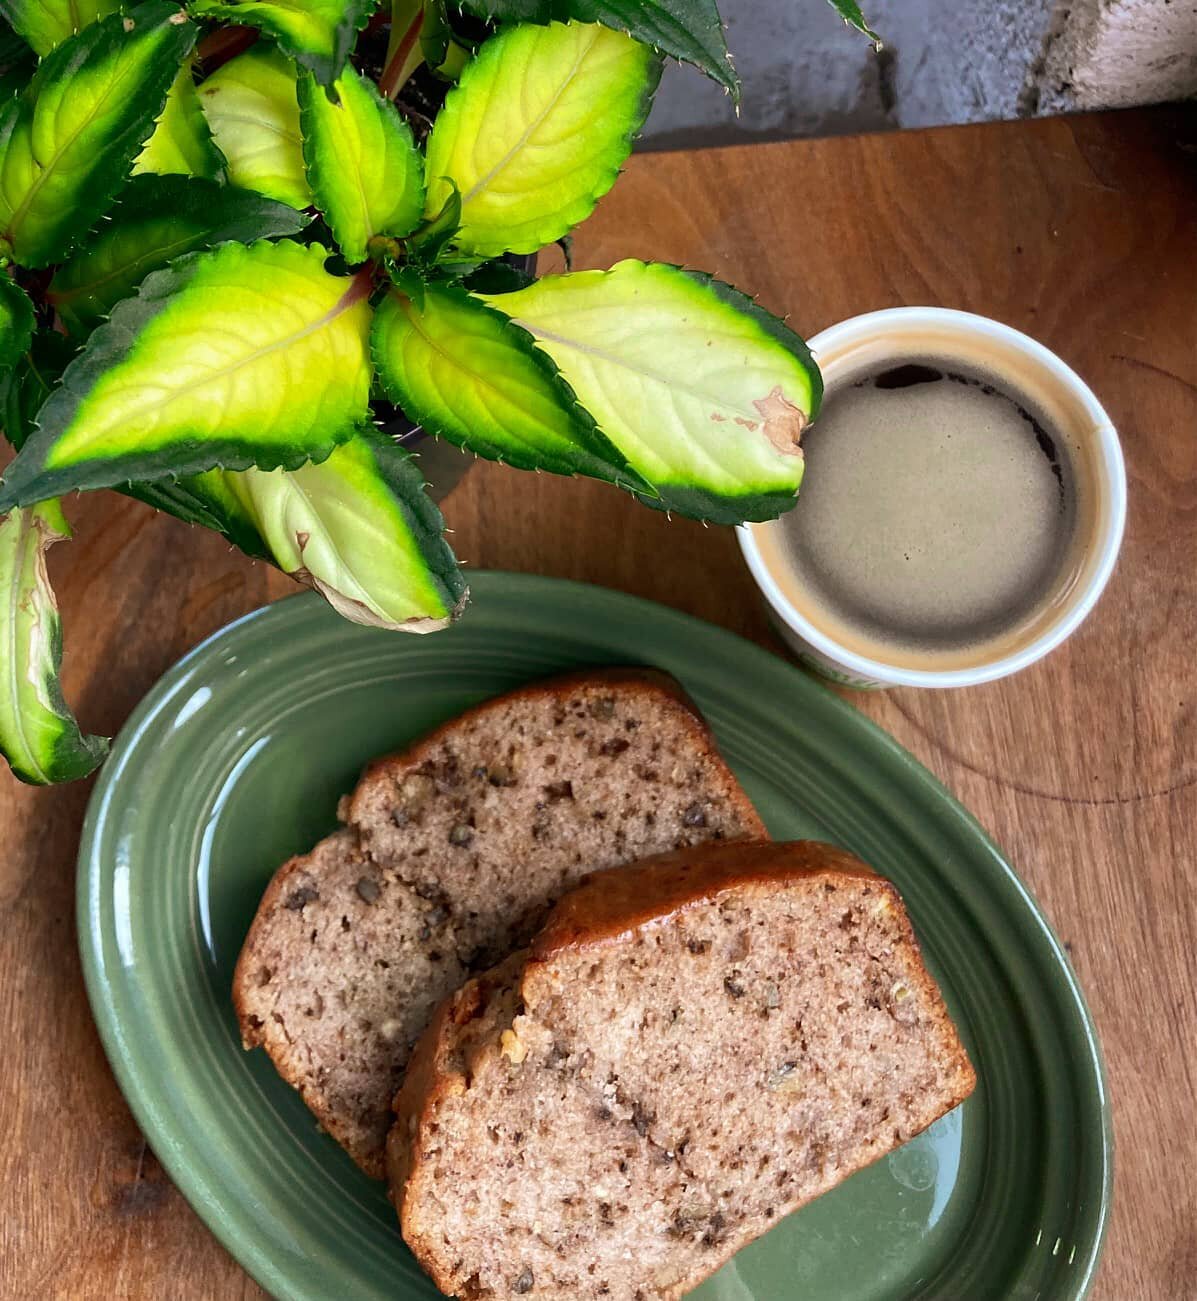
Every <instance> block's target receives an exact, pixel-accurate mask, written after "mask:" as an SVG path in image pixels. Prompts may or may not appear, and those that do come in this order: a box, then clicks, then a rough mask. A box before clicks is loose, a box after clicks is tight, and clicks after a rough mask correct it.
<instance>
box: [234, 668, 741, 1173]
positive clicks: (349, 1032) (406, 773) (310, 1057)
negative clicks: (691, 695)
mask: <svg viewBox="0 0 1197 1301" xmlns="http://www.w3.org/2000/svg"><path fill="white" fill-rule="evenodd" d="M341 815H342V818H343V819H344V821H345V822H346V823H347V826H346V827H345V828H343V829H342V830H341V831H339V832H336V833H335V834H334V835H332V836H330V837H328V838H327V839H326V840H324V841H322V842H321V843H320V844H319V845H318V846H317V847H316V848H315V849H314V850H313V851H312V852H311V853H309V854H305V855H302V856H301V857H299V858H295V859H292V860H291V861H290V862H289V863H287V864H285V865H284V866H283V867H282V868H280V869H279V871H278V873H277V874H276V875H275V877H274V879H273V881H272V882H271V883H270V886H269V888H268V889H267V891H266V894H265V896H264V897H263V899H262V902H261V905H260V906H259V908H258V913H257V916H256V918H255V919H254V923H253V926H252V928H251V929H250V932H249V935H248V937H247V939H246V941H245V945H244V947H243V949H242V952H241V957H240V959H239V961H238V963H237V971H236V975H235V978H234V986H233V999H234V1003H235V1006H236V1009H237V1014H238V1017H239V1019H240V1023H241V1034H242V1039H243V1041H244V1043H245V1046H246V1047H247V1048H251V1047H254V1046H256V1045H259V1044H260V1045H262V1046H264V1047H265V1049H266V1051H267V1052H268V1053H269V1054H270V1056H271V1058H272V1060H273V1061H274V1064H275V1066H276V1067H277V1068H278V1070H279V1073H280V1074H281V1075H282V1076H283V1077H284V1079H286V1080H287V1081H288V1082H289V1083H291V1084H293V1085H294V1086H295V1087H296V1088H298V1089H299V1090H300V1092H301V1093H302V1095H303V1098H304V1101H305V1102H306V1103H307V1104H308V1106H309V1107H310V1108H311V1109H312V1111H313V1112H314V1113H315V1114H316V1116H317V1118H318V1119H319V1121H320V1122H321V1124H322V1125H323V1126H324V1127H325V1128H326V1129H327V1130H328V1131H329V1133H331V1134H332V1135H333V1136H334V1137H335V1138H336V1139H337V1140H338V1142H340V1143H341V1144H342V1145H343V1146H344V1147H345V1148H346V1149H347V1150H348V1152H349V1154H350V1155H351V1156H352V1157H353V1159H354V1160H355V1161H357V1163H358V1164H359V1165H360V1166H361V1167H362V1169H363V1170H365V1171H366V1172H367V1173H368V1174H371V1175H374V1176H375V1177H377V1178H381V1177H383V1174H384V1144H385V1139H386V1132H387V1129H388V1128H389V1125H390V1121H391V1110H390V1106H391V1100H392V1098H393V1097H394V1094H395V1090H396V1089H397V1088H398V1087H399V1084H400V1081H401V1080H402V1077H403V1070H404V1067H405V1065H406V1063H407V1059H408V1056H409V1054H410V1052H411V1047H412V1044H413V1043H414V1042H415V1040H416V1039H417V1038H418V1036H419V1034H420V1032H421V1031H422V1030H423V1029H424V1027H425V1025H426V1024H427V1022H428V1018H429V1016H430V1014H431V1012H432V1010H433V1008H434V1007H435V1006H436V1004H437V1003H438V1002H439V1001H440V1000H441V999H442V998H444V997H445V996H446V995H447V994H449V993H450V992H451V991H452V990H454V989H456V988H457V987H458V986H459V985H460V984H461V983H462V981H463V980H464V979H465V978H466V976H467V975H468V973H469V970H470V969H473V968H484V967H487V966H489V965H490V964H491V963H492V962H495V961H497V960H498V959H499V958H501V957H503V956H505V955H506V954H508V953H509V952H510V951H511V950H512V949H513V948H515V947H517V946H518V945H520V944H524V943H526V942H527V941H528V939H529V938H530V937H531V936H532V935H533V934H534V932H535V930H536V928H537V927H538V926H539V924H540V923H541V922H542V921H543V919H544V916H545V914H546V912H547V911H548V908H549V906H550V905H551V903H552V901H553V900H554V899H555V898H557V897H558V896H559V895H560V894H561V893H562V892H563V891H564V890H566V889H568V888H569V887H570V886H572V885H573V884H575V883H576V882H577V881H578V880H579V879H580V878H581V877H582V876H583V875H584V874H585V873H586V872H588V871H590V870H592V869H594V868H596V867H606V866H610V865H613V864H617V863H622V862H627V861H630V860H633V859H637V858H642V857H644V856H646V855H648V854H653V853H658V852H660V851H662V850H664V849H669V848H673V847H675V846H684V845H692V844H697V843H700V842H703V841H707V840H718V839H729V840H730V839H735V838H738V837H761V836H764V835H765V834H766V833H765V829H764V827H763V825H762V824H761V822H760V819H759V818H758V817H757V815H756V813H755V811H754V810H753V808H752V805H751V804H750V803H749V801H748V798H747V796H745V794H744V792H743V791H742V790H741V789H740V787H739V785H738V784H737V783H736V780H735V778H734V777H733V776H732V774H731V772H730V771H729V769H728V768H727V766H726V764H725V763H724V762H723V760H722V759H721V758H720V756H719V754H718V752H717V751H716V749H715V746H714V742H713V740H712V738H711V735H710V731H709V729H708V728H707V726H706V724H705V723H704V721H703V720H702V718H701V717H700V715H699V714H698V713H697V712H696V711H695V709H694V706H693V705H692V704H691V703H690V702H689V700H688V699H687V698H686V696H685V695H684V694H683V693H682V692H681V691H680V689H679V688H678V687H677V685H676V684H675V683H674V682H673V681H672V679H669V678H667V677H666V676H664V675H663V674H656V673H652V672H650V671H643V670H614V669H607V670H598V671H595V672H591V673H586V674H580V675H574V676H570V677H566V678H557V679H551V680H549V681H547V682H542V683H538V684H535V685H533V686H530V687H525V688H522V689H521V690H519V691H516V692H513V693H511V694H510V695H506V696H502V697H499V698H497V699H495V700H491V701H488V702H486V703H485V704H482V705H479V706H478V707H477V708H475V709H473V710H471V711H469V712H468V713H466V714H464V715H463V716H462V717H460V718H458V719H455V720H454V721H452V722H450V723H447V724H445V725H444V726H442V727H441V728H439V729H437V730H436V731H435V732H433V733H432V734H431V735H430V736H428V737H427V738H425V739H424V740H423V741H421V742H419V743H418V744H416V745H415V746H413V747H412V748H411V749H410V750H408V751H406V752H405V753H403V754H399V755H395V756H392V757H390V758H387V759H382V760H379V761H378V762H376V763H374V764H373V765H371V766H370V768H368V769H367V771H366V773H365V775H364V776H363V778H362V780H361V782H360V784H359V785H358V787H357V789H356V790H355V791H354V792H353V794H352V795H350V796H348V797H346V799H345V800H343V801H342V809H341Z"/></svg>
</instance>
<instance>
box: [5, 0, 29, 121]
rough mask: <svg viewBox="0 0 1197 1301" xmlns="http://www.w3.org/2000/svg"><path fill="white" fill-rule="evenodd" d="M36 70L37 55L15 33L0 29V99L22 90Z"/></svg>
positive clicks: (8, 97) (7, 97)
mask: <svg viewBox="0 0 1197 1301" xmlns="http://www.w3.org/2000/svg"><path fill="white" fill-rule="evenodd" d="M3 2H4V0H0V7H2V6H3ZM36 68H37V55H36V54H34V52H33V51H32V50H31V49H30V48H29V46H28V45H27V44H26V43H25V42H24V41H23V40H22V39H21V38H20V37H19V36H18V35H17V34H16V32H13V31H7V30H4V29H0V99H10V98H11V97H12V96H13V95H15V94H17V93H18V92H19V91H22V90H24V89H25V87H26V86H27V85H28V84H29V81H30V79H31V78H32V76H33V73H34V70H35V69H36Z"/></svg>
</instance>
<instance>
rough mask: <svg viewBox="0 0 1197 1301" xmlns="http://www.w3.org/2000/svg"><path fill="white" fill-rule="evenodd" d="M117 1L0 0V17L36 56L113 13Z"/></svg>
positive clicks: (46, 52)
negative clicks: (20, 36) (17, 33)
mask: <svg viewBox="0 0 1197 1301" xmlns="http://www.w3.org/2000/svg"><path fill="white" fill-rule="evenodd" d="M118 2H119V0H0V17H3V18H6V19H7V20H8V21H9V22H10V23H11V24H12V26H13V28H14V30H15V31H18V32H20V34H21V35H22V36H23V37H24V38H25V39H26V40H27V41H28V42H29V44H30V45H31V46H33V48H34V49H35V50H36V51H37V53H38V54H49V53H50V51H51V50H52V49H53V48H54V47H55V46H56V45H59V44H61V43H62V42H63V41H65V40H66V38H67V37H68V36H74V35H75V34H76V33H77V32H81V31H82V30H83V29H84V28H85V27H89V26H90V25H91V24H92V23H94V22H95V21H96V19H97V18H103V17H104V16H105V15H106V14H112V13H115V12H116V10H117V6H118Z"/></svg>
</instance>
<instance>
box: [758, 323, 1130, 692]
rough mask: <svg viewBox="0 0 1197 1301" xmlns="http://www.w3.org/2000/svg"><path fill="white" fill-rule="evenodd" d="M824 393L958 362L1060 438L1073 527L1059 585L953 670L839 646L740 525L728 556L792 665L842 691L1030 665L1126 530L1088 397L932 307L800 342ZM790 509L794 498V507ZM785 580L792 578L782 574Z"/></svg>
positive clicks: (1119, 474)
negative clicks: (872, 376)
mask: <svg viewBox="0 0 1197 1301" xmlns="http://www.w3.org/2000/svg"><path fill="white" fill-rule="evenodd" d="M810 347H811V351H812V352H813V353H814V354H815V358H816V360H817V361H818V363H819V367H820V369H821V370H822V372H823V378H824V383H825V385H826V387H827V388H828V390H834V388H835V387H836V384H837V380H838V379H840V378H842V377H846V376H848V375H853V376H855V375H858V374H860V373H861V372H862V371H865V372H867V371H870V370H872V371H876V370H879V369H881V368H883V367H884V366H886V365H893V364H898V363H900V362H901V361H903V360H909V359H910V358H912V357H927V356H934V357H946V358H958V359H960V360H961V362H962V363H965V364H968V363H970V362H971V363H972V364H973V365H975V366H977V367H979V368H981V369H984V370H986V371H989V372H991V373H993V374H996V375H998V376H1007V377H1008V378H1009V380H1010V383H1011V386H1012V387H1013V388H1014V389H1015V390H1016V391H1018V392H1020V393H1022V394H1025V395H1026V396H1027V397H1028V398H1029V399H1030V400H1031V401H1032V402H1033V403H1034V404H1035V405H1036V406H1037V407H1038V408H1039V409H1040V410H1041V411H1042V412H1043V414H1044V416H1045V417H1046V418H1047V419H1048V421H1049V422H1050V424H1051V425H1052V426H1053V427H1054V428H1055V429H1056V430H1058V431H1059V432H1060V433H1061V434H1062V435H1063V436H1064V437H1065V438H1067V440H1068V444H1069V450H1070V453H1071V459H1072V461H1073V472H1074V474H1075V476H1076V479H1077V523H1076V529H1075V536H1074V540H1073V543H1072V549H1071V551H1070V557H1069V561H1068V563H1067V564H1066V565H1065V566H1064V569H1063V572H1062V575H1061V581H1060V583H1059V584H1057V586H1056V588H1055V589H1054V590H1053V591H1052V592H1051V593H1050V594H1049V595H1048V596H1047V597H1046V599H1045V601H1044V603H1043V606H1042V608H1041V609H1040V610H1039V611H1038V612H1037V614H1036V616H1035V617H1034V619H1032V620H1031V621H1030V622H1029V623H1028V625H1027V627H1026V628H1025V630H1024V632H1023V633H1022V634H1021V635H1020V636H1019V637H1016V638H1014V639H1013V641H1012V642H1010V641H1007V642H1004V643H1002V644H999V645H998V646H997V647H996V648H995V649H994V652H993V654H992V657H990V658H982V659H980V660H979V661H977V662H972V663H968V664H962V665H960V666H959V667H935V668H925V669H924V668H917V667H911V665H910V664H909V663H907V664H902V665H899V664H887V663H885V662H884V661H883V660H881V659H874V658H870V657H868V656H866V655H863V654H861V653H860V652H859V651H858V650H854V649H852V648H851V647H848V646H845V645H842V644H840V643H839V642H838V641H837V640H836V638H835V637H833V636H832V635H830V634H829V633H828V632H827V631H826V630H825V629H824V628H820V627H819V626H818V624H817V622H816V621H813V620H812V619H811V618H810V617H808V616H807V615H806V614H805V613H803V611H801V610H799V609H798V608H796V606H795V604H794V602H793V601H792V600H791V599H790V598H788V597H787V596H786V593H785V590H784V585H783V583H781V582H779V579H778V574H777V573H776V572H775V571H776V569H777V567H778V559H777V557H778V552H777V548H776V547H773V546H771V545H770V537H769V534H768V532H767V531H768V530H770V529H777V528H780V527H782V526H783V525H782V524H781V523H780V522H771V523H768V524H745V525H742V526H741V527H740V528H739V529H738V530H737V532H738V534H739V542H740V549H741V551H743V553H744V559H745V560H746V561H747V562H748V567H749V569H750V570H751V571H752V576H753V578H754V579H755V580H756V584H757V586H758V587H759V588H760V589H761V592H762V594H763V595H764V598H765V601H766V602H767V604H768V608H769V610H770V613H771V614H772V616H773V619H774V622H775V624H776V625H777V628H778V631H779V632H780V633H781V635H782V637H783V638H784V639H785V640H786V642H787V643H788V644H789V645H790V647H791V648H792V649H793V650H794V652H795V653H796V654H797V656H798V658H799V659H800V660H802V661H803V662H804V663H805V664H807V665H809V666H810V667H811V668H813V669H815V670H816V671H817V672H819V673H821V674H823V675H824V676H825V677H828V678H831V679H832V680H833V681H835V682H839V683H842V684H843V685H846V686H854V687H888V686H911V687H966V686H972V685H974V684H976V683H979V682H991V681H993V680H994V679H995V678H1002V677H1006V676H1007V675H1008V674H1010V673H1016V672H1018V670H1019V669H1024V668H1026V667H1027V665H1028V664H1033V663H1034V662H1035V661H1036V660H1039V659H1042V658H1043V656H1044V655H1046V654H1047V653H1048V652H1049V651H1051V650H1054V649H1055V647H1057V646H1059V645H1060V643H1061V642H1062V641H1063V640H1064V639H1065V638H1066V637H1068V636H1069V635H1070V634H1071V633H1072V632H1074V631H1075V630H1076V628H1077V627H1078V625H1079V624H1080V623H1081V621H1082V620H1083V619H1084V618H1085V616H1086V615H1087V614H1088V613H1089V611H1090V610H1092V609H1093V606H1094V605H1095V604H1096V602H1097V599H1098V597H1099V596H1100V595H1101V593H1102V589H1103V588H1104V587H1105V585H1106V583H1107V581H1108V580H1109V577H1110V574H1111V572H1112V571H1113V568H1114V562H1115V560H1116V559H1117V556H1118V549H1119V547H1120V545H1121V543H1122V533H1123V529H1124V527H1125V524H1126V467H1125V465H1124V464H1123V460H1122V448H1121V447H1120V446H1119V443H1118V435H1117V434H1116V432H1115V430H1114V426H1113V424H1112V423H1111V421H1110V418H1109V416H1107V415H1106V413H1105V411H1104V410H1103V408H1102V406H1101V403H1100V402H1098V400H1097V398H1096V397H1094V395H1093V392H1092V390H1091V389H1090V388H1089V387H1088V385H1087V384H1085V382H1084V381H1083V380H1082V379H1081V378H1080V376H1078V375H1077V374H1076V372H1075V371H1073V370H1072V369H1071V368H1070V367H1069V366H1067V365H1065V364H1064V362H1062V361H1061V360H1060V358H1059V357H1057V356H1056V355H1055V353H1053V352H1050V351H1049V350H1048V349H1047V348H1045V347H1044V346H1043V345H1042V344H1041V343H1036V342H1035V340H1034V339H1031V338H1029V337H1028V336H1027V335H1025V334H1021V333H1020V332H1019V331H1018V330H1013V329H1011V328H1010V327H1009V326H1007V325H1002V324H1000V323H999V322H997V321H991V320H989V319H988V318H986V317H984V316H974V315H973V314H972V313H969V312H956V311H950V310H948V309H946V308H942V307H895V308H890V309H888V310H886V311H881V312H869V313H867V314H866V315H864V316H854V317H852V318H851V320H847V321H841V322H840V324H838V325H833V326H832V327H831V328H830V329H827V330H824V331H823V332H822V333H821V334H819V335H817V336H816V337H815V338H813V339H811V340H810ZM795 509H799V510H800V509H801V494H799V504H798V506H797V507H796V508H795ZM789 581H790V582H792V581H793V578H792V575H791V576H789Z"/></svg>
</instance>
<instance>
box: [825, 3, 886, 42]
mask: <svg viewBox="0 0 1197 1301" xmlns="http://www.w3.org/2000/svg"><path fill="white" fill-rule="evenodd" d="M828 3H829V4H830V5H831V7H832V8H833V9H834V10H835V11H836V13H837V14H839V16H840V17H841V18H842V19H843V20H844V22H846V23H847V24H848V26H849V27H855V28H856V30H857V31H858V32H860V33H861V34H862V35H864V36H867V37H868V38H869V40H871V41H872V42H873V44H874V45H875V46H876V47H877V48H878V49H880V48H881V37H880V36H878V35H877V33H876V32H875V31H874V30H873V29H872V28H871V27H870V26H869V25H868V23H867V22H865V16H864V14H863V13H861V10H860V5H858V4H857V3H856V0H828Z"/></svg>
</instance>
